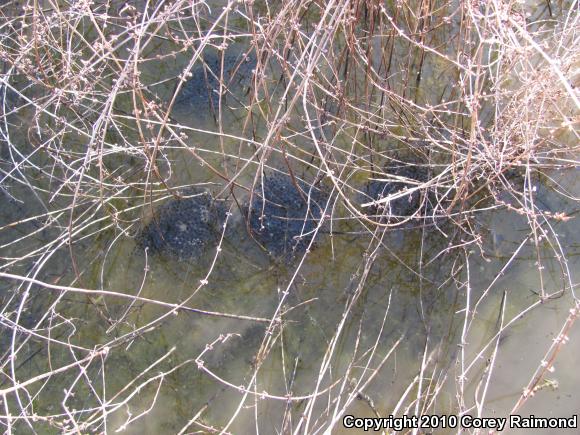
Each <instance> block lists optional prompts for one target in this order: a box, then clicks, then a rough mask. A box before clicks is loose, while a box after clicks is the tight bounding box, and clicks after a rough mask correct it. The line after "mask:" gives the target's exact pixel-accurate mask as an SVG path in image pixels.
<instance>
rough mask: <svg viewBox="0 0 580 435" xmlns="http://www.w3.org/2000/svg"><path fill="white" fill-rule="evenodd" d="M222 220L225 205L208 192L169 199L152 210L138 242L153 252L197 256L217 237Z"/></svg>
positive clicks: (177, 255) (179, 258)
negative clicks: (153, 212)
mask: <svg viewBox="0 0 580 435" xmlns="http://www.w3.org/2000/svg"><path fill="white" fill-rule="evenodd" d="M224 220H225V209H224V208H223V207H221V206H220V205H218V204H216V202H215V201H214V200H213V198H212V197H211V195H210V194H209V193H208V192H202V193H200V194H198V195H196V196H192V197H189V198H180V199H172V200H170V201H169V202H167V203H166V204H164V205H163V206H161V207H160V208H159V209H158V210H156V211H155V214H154V216H153V218H152V219H151V221H150V222H149V223H148V224H147V225H146V226H145V227H144V228H143V230H142V231H141V233H140V235H139V237H138V242H139V244H140V245H141V246H142V247H143V248H149V249H150V250H151V251H152V252H153V253H158V254H163V255H169V256H171V257H175V258H177V259H178V260H191V259H196V258H199V257H201V256H202V255H203V254H204V252H206V251H207V248H208V246H209V245H211V244H212V243H215V242H216V241H217V239H218V237H219V234H220V231H221V224H222V223H223V222H224Z"/></svg>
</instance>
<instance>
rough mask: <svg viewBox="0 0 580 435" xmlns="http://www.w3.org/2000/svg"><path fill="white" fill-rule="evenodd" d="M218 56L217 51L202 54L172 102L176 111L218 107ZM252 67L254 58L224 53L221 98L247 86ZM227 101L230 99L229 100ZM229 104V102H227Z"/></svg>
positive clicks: (219, 63)
mask: <svg viewBox="0 0 580 435" xmlns="http://www.w3.org/2000/svg"><path fill="white" fill-rule="evenodd" d="M221 68H222V56H221V53H218V52H206V53H204V55H203V62H200V63H199V64H198V65H196V66H195V67H194V68H193V70H192V71H191V73H192V76H191V78H190V79H189V80H187V81H186V82H185V83H184V85H183V87H182V88H181V92H180V94H179V96H178V97H177V99H176V101H175V106H176V108H177V109H178V110H180V111H183V110H187V109H189V110H191V109H206V110H207V108H208V106H210V105H211V106H213V107H214V108H216V109H217V107H218V104H219V91H220V77H221V74H220V72H221ZM255 68H256V58H255V56H254V55H253V54H248V55H246V56H245V57H244V55H243V54H238V53H234V52H228V53H225V54H224V60H223V81H224V85H225V88H226V93H225V94H224V97H226V98H227V96H228V95H232V94H234V95H235V94H238V93H239V91H240V90H243V89H247V88H249V87H250V85H251V78H252V75H253V71H254V69H255ZM230 100H231V99H230ZM230 102H231V101H230Z"/></svg>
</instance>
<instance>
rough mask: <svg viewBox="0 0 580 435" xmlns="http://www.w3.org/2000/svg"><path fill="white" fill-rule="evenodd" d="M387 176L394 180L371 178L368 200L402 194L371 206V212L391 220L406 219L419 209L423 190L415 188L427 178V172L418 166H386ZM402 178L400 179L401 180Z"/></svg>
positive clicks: (366, 191) (367, 188) (367, 191)
mask: <svg viewBox="0 0 580 435" xmlns="http://www.w3.org/2000/svg"><path fill="white" fill-rule="evenodd" d="M384 172H385V174H386V177H385V178H387V177H389V178H390V177H392V178H393V179H397V180H396V181H393V180H371V181H369V182H368V183H367V184H366V186H365V194H366V200H367V201H372V200H380V199H383V198H387V197H388V196H390V195H395V194H401V196H399V197H398V198H395V199H392V200H390V201H387V202H383V203H381V204H378V205H376V206H372V207H370V212H371V214H373V215H375V216H377V217H381V218H387V219H389V220H390V221H396V220H400V219H404V218H406V217H408V216H411V215H412V214H414V213H415V211H417V209H418V207H420V205H421V191H420V190H413V188H414V187H416V186H417V184H418V183H420V182H422V181H424V180H425V179H426V174H425V172H424V171H423V170H422V168H420V167H418V166H402V167H401V166H395V165H389V166H387V167H385V169H384ZM399 180H400V181H399Z"/></svg>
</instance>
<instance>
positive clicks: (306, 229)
mask: <svg viewBox="0 0 580 435" xmlns="http://www.w3.org/2000/svg"><path fill="white" fill-rule="evenodd" d="M252 196H253V199H252V202H251V203H250V204H249V206H248V207H247V211H248V216H249V226H250V228H251V231H252V234H253V236H254V238H255V239H256V240H257V241H258V242H259V243H260V245H262V247H263V248H264V249H266V250H267V251H268V253H269V254H270V255H271V256H273V257H277V258H285V259H290V258H292V257H294V256H295V255H296V254H300V253H303V252H305V250H306V248H307V247H308V245H309V244H310V242H311V240H312V239H313V237H314V236H315V234H316V228H317V226H318V223H319V221H320V219H321V218H322V216H323V212H324V208H325V206H326V202H327V200H328V197H327V195H326V194H325V193H324V192H323V191H322V190H320V189H318V188H316V187H314V186H312V185H309V184H307V183H304V182H302V181H299V180H293V179H292V178H291V177H290V176H287V175H273V174H270V175H265V176H264V179H263V182H262V183H261V184H260V185H259V186H257V187H256V189H255V190H254V192H253V195H252Z"/></svg>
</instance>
